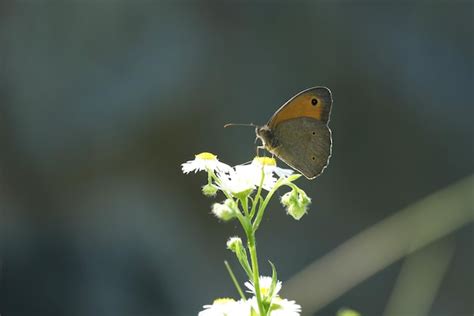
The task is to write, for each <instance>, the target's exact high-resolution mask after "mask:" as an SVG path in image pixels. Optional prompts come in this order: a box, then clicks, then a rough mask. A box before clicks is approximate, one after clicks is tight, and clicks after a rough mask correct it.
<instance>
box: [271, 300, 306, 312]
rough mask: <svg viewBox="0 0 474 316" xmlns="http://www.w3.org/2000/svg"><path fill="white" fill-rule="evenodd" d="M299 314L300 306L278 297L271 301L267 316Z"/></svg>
mask: <svg viewBox="0 0 474 316" xmlns="http://www.w3.org/2000/svg"><path fill="white" fill-rule="evenodd" d="M300 313H301V306H300V305H298V304H296V302H295V301H289V300H287V299H286V298H285V299H282V298H280V297H279V296H277V297H275V298H274V299H273V301H272V306H271V308H270V313H269V314H268V315H269V316H299V315H300Z"/></svg>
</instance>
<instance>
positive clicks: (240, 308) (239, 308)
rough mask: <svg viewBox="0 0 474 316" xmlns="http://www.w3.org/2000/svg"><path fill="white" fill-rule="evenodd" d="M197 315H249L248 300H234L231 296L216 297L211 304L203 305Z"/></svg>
mask: <svg viewBox="0 0 474 316" xmlns="http://www.w3.org/2000/svg"><path fill="white" fill-rule="evenodd" d="M203 307H204V310H203V311H201V312H199V314H198V316H250V308H251V306H250V303H249V302H248V301H242V300H240V301H235V300H234V299H232V298H218V299H216V300H214V302H213V303H212V305H204V306H203Z"/></svg>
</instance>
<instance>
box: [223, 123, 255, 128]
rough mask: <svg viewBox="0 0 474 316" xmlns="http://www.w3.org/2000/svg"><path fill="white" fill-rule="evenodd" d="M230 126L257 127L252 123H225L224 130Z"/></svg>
mask: <svg viewBox="0 0 474 316" xmlns="http://www.w3.org/2000/svg"><path fill="white" fill-rule="evenodd" d="M230 126H253V127H257V125H255V124H254V123H227V124H226V125H224V128H227V127H230Z"/></svg>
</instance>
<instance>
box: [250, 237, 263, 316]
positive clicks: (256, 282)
mask: <svg viewBox="0 0 474 316" xmlns="http://www.w3.org/2000/svg"><path fill="white" fill-rule="evenodd" d="M247 238H248V240H247V242H248V248H249V252H250V260H251V261H252V271H253V286H254V288H255V296H256V297H257V304H258V309H259V311H260V316H265V315H266V312H265V309H264V308H263V302H262V293H261V292H260V279H259V278H260V274H259V272H258V260H257V247H256V243H255V232H253V231H252V232H251V233H250V234H249V235H247Z"/></svg>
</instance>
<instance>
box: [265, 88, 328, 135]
mask: <svg viewBox="0 0 474 316" xmlns="http://www.w3.org/2000/svg"><path fill="white" fill-rule="evenodd" d="M313 99H317V100H318V103H317V104H316V105H313V104H312V103H311V101H312V100H313ZM323 109H324V104H323V100H322V99H321V98H319V97H316V96H314V95H301V96H298V97H296V98H295V99H293V100H290V101H289V102H288V103H287V104H285V106H284V107H283V108H282V109H281V110H280V111H279V112H278V113H276V114H275V116H274V117H273V119H272V120H271V122H270V127H274V126H276V125H277V124H278V123H281V122H283V121H287V120H291V119H295V118H300V117H309V118H313V119H316V120H318V121H321V117H322V114H323Z"/></svg>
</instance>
